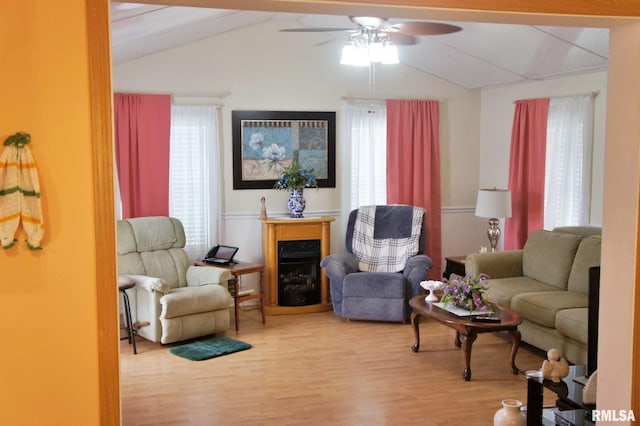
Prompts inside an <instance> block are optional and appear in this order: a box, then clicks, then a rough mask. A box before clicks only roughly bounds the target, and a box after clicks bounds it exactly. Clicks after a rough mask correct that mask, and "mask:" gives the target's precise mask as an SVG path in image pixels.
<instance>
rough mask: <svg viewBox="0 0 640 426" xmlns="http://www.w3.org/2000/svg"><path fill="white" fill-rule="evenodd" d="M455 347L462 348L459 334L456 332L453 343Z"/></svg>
mask: <svg viewBox="0 0 640 426" xmlns="http://www.w3.org/2000/svg"><path fill="white" fill-rule="evenodd" d="M453 344H454V345H456V348H460V347H462V341H461V340H460V332H459V331H456V340H455V341H454V342H453Z"/></svg>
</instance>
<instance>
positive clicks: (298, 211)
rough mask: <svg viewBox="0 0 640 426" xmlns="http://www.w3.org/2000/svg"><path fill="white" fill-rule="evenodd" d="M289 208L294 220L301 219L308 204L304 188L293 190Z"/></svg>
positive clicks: (288, 204)
mask: <svg viewBox="0 0 640 426" xmlns="http://www.w3.org/2000/svg"><path fill="white" fill-rule="evenodd" d="M287 206H288V207H289V216H290V217H293V218H301V217H303V216H302V212H304V208H305V207H306V206H307V203H306V202H305V200H304V189H303V188H291V196H290V197H289V202H288V203H287Z"/></svg>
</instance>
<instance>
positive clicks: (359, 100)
mask: <svg viewBox="0 0 640 426" xmlns="http://www.w3.org/2000/svg"><path fill="white" fill-rule="evenodd" d="M342 100H343V101H356V102H375V103H384V102H386V101H387V100H386V99H380V98H352V97H349V96H343V97H342ZM411 100H425V101H438V102H439V103H441V104H442V103H444V101H443V100H442V99H411Z"/></svg>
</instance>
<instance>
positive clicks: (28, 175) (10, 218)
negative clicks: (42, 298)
mask: <svg viewBox="0 0 640 426" xmlns="http://www.w3.org/2000/svg"><path fill="white" fill-rule="evenodd" d="M29 142H31V136H30V135H29V134H28V133H24V132H18V133H16V134H15V135H12V136H9V137H8V138H7V139H6V140H5V141H4V148H3V150H2V153H1V154H0V245H2V248H4V249H7V248H9V247H11V246H13V245H14V244H15V243H16V241H17V240H16V239H15V234H16V231H17V229H18V225H19V224H20V222H22V228H23V229H24V231H25V233H26V234H27V246H28V247H29V248H30V249H31V250H40V249H42V247H40V242H41V241H42V237H43V236H44V221H43V217H42V204H41V202H40V183H39V182H38V170H37V169H36V163H35V161H34V160H33V156H32V155H31V150H29V147H28V146H27V144H28V143H29Z"/></svg>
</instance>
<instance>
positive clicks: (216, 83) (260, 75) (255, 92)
mask: <svg viewBox="0 0 640 426" xmlns="http://www.w3.org/2000/svg"><path fill="white" fill-rule="evenodd" d="M286 25H290V23H287V22H285V23H278V22H267V23H264V24H259V25H256V26H252V27H248V28H245V29H241V30H237V31H233V32H229V33H226V34H222V35H220V36H217V37H212V38H208V39H204V40H201V41H198V42H194V43H191V44H188V45H185V46H182V47H180V48H176V49H172V50H168V51H165V52H161V53H158V54H154V55H149V56H146V57H144V58H140V59H138V60H134V61H130V62H127V63H124V64H120V65H117V66H115V67H114V72H113V78H114V88H115V90H116V91H119V92H139V93H170V94H173V95H175V96H178V97H181V98H182V97H185V96H187V97H189V96H191V97H206V96H207V95H211V94H220V93H225V94H227V95H228V96H225V97H224V98H221V99H214V100H213V101H214V102H217V103H221V104H223V107H222V121H221V123H222V158H223V159H224V161H223V173H224V180H223V182H222V184H223V185H224V196H223V218H224V220H223V233H222V234H221V242H224V243H227V244H233V245H237V246H239V247H240V251H239V258H240V259H243V260H247V261H259V260H261V257H262V253H261V247H260V222H259V221H258V220H257V217H258V212H259V208H260V198H261V197H263V196H264V197H266V200H267V212H268V213H269V215H271V216H273V215H276V216H277V215H283V216H284V215H285V214H286V202H287V198H288V194H287V193H286V192H284V191H275V190H270V189H269V190H233V185H232V184H233V177H232V172H233V170H232V139H231V111H232V110H236V109H237V110H243V109H244V110H297V111H305V110H306V111H336V112H337V113H338V114H337V120H338V123H337V125H338V129H339V128H340V110H341V104H342V100H343V98H344V97H355V98H361V97H369V96H370V90H371V88H370V87H369V86H368V81H369V71H368V69H367V68H360V67H350V66H344V65H340V64H339V55H340V44H339V43H337V42H335V43H328V44H323V45H320V46H317V45H314V44H315V43H317V42H319V41H321V40H324V38H322V36H320V35H317V34H313V33H309V34H295V35H292V34H290V33H281V32H279V31H278V30H279V29H280V28H281V27H284V26H286ZM410 48H411V47H406V49H410ZM401 54H402V51H401ZM375 77H376V78H375V87H374V93H373V95H374V97H376V98H425V99H439V100H441V101H442V102H441V104H440V107H441V119H440V121H441V123H440V156H441V179H442V255H443V258H444V257H446V256H455V255H464V254H467V253H471V252H474V251H477V250H478V249H479V247H480V245H481V244H482V245H488V240H487V236H486V229H487V221H486V220H485V219H481V218H477V217H475V216H474V205H475V201H476V195H477V190H478V188H479V187H482V186H498V187H506V183H507V175H508V164H509V144H510V135H511V124H512V120H513V101H514V100H516V99H522V98H530V97H539V96H559V95H570V94H575V93H585V92H589V91H594V90H599V91H600V95H599V96H598V97H597V98H596V111H597V112H596V138H597V140H598V143H597V147H598V148H597V150H596V153H595V155H594V158H597V159H602V154H601V150H602V145H603V144H602V140H603V132H604V101H605V97H606V94H605V90H606V73H594V74H587V75H584V76H578V77H572V78H565V79H560V80H550V81H540V82H535V83H527V84H519V85H514V86H509V87H501V88H493V89H484V90H482V91H480V90H467V89H464V88H460V87H458V86H455V85H452V84H450V83H448V82H445V81H442V80H439V79H437V78H434V77H431V76H429V75H427V74H424V73H422V72H419V71H417V70H415V69H413V68H411V67H405V66H403V65H396V66H378V67H377V68H376V75H375ZM336 137H337V140H336V182H337V184H336V188H322V189H319V190H318V191H316V190H308V191H305V198H306V201H307V209H306V211H305V214H306V215H307V216H309V215H331V216H334V215H335V216H339V214H340V210H341V197H340V194H341V192H340V188H341V180H342V179H343V178H344V176H343V173H342V168H341V163H342V162H343V161H344V160H346V159H348V153H347V152H345V151H344V150H343V146H344V144H343V143H341V141H340V132H339V130H338V132H337V136H336ZM594 173H595V176H596V178H595V179H594V203H593V204H594V214H593V217H594V221H593V222H594V223H600V221H601V206H602V201H601V199H602V167H601V166H600V165H599V163H598V164H597V165H596V166H595V167H594ZM340 219H341V218H340V217H338V220H336V222H334V224H333V225H332V251H338V250H341V248H342V247H343V245H344V244H343V243H344V241H343V240H344V232H343V223H342V220H340ZM444 266H445V262H444V261H443V262H442V267H443V268H444Z"/></svg>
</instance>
